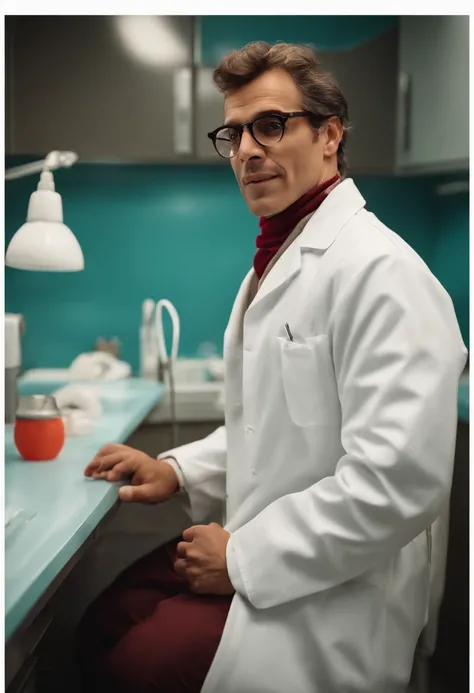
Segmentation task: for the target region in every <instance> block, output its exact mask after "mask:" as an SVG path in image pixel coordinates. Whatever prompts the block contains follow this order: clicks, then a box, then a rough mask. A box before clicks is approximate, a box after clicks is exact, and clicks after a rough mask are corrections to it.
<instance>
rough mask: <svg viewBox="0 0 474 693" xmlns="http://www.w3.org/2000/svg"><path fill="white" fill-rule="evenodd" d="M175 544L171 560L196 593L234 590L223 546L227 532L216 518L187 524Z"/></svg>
mask: <svg viewBox="0 0 474 693" xmlns="http://www.w3.org/2000/svg"><path fill="white" fill-rule="evenodd" d="M183 539H184V541H181V542H180V543H179V544H178V547H177V554H176V555H177V560H176V562H175V564H174V567H175V570H176V572H177V573H178V575H182V576H183V577H185V578H186V579H187V580H188V582H189V586H190V588H191V590H192V591H193V592H196V593H197V594H218V595H221V594H222V595H223V594H234V593H235V589H234V587H233V585H232V583H231V581H230V580H229V574H228V572H227V561H226V548H227V542H228V541H229V539H230V533H229V532H227V531H226V530H225V529H223V528H222V527H221V526H220V525H218V524H216V523H215V522H213V523H211V524H210V525H196V526H195V527H190V528H189V529H187V530H186V531H185V532H184V534H183Z"/></svg>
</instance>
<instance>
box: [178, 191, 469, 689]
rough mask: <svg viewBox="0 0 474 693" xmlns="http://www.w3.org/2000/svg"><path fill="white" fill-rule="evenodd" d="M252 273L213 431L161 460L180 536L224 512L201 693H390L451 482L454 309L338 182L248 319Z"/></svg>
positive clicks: (425, 589) (234, 328) (409, 652)
mask: <svg viewBox="0 0 474 693" xmlns="http://www.w3.org/2000/svg"><path fill="white" fill-rule="evenodd" d="M251 274H252V273H249V274H248V275H247V277H246V279H245V280H244V282H243V284H242V286H241V289H240V291H239V293H238V296H237V298H236V301H235V304H234V307H233V310H232V314H231V317H230V321H229V325H228V328H227V330H226V334H225V339H224V357H225V364H226V404H225V418H226V425H225V427H222V428H220V429H218V430H217V431H216V432H215V433H213V434H211V435H210V436H209V437H207V438H206V439H204V440H202V441H198V442H195V443H191V444H189V445H186V446H182V447H180V448H178V449H176V450H174V451H171V454H173V455H174V456H175V458H176V460H177V461H178V462H179V464H180V466H181V469H182V471H183V474H184V478H185V482H186V488H187V490H188V493H189V501H190V506H191V510H192V515H193V521H194V522H195V523H202V522H205V521H206V520H207V518H208V517H209V513H211V512H212V511H213V510H215V508H216V507H218V504H219V503H220V502H222V501H224V500H225V506H226V518H227V519H226V525H225V527H226V529H228V531H229V532H231V533H232V536H231V538H230V540H229V543H228V548H227V563H228V570H229V575H230V578H231V580H232V583H233V585H234V587H235V589H236V595H235V597H234V599H233V601H232V605H231V608H230V612H229V616H228V619H227V623H226V626H225V629H224V633H223V636H222V640H221V643H220V645H219V649H218V651H217V653H216V656H215V658H214V662H213V664H212V666H211V669H210V671H209V674H208V676H207V679H206V682H205V684H204V687H203V689H202V693H382V692H383V693H396V692H397V693H398V692H399V691H403V690H404V689H405V685H406V683H407V681H408V678H409V676H410V670H411V665H412V660H413V653H414V650H415V646H416V643H417V639H418V637H419V635H420V632H421V631H422V629H423V627H424V625H425V623H426V616H427V608H428V599H429V582H430V564H429V562H428V550H427V539H426V534H425V530H426V528H427V527H428V526H430V525H431V524H432V523H433V522H434V521H435V519H436V518H437V517H438V516H439V514H440V513H441V510H442V508H443V507H445V505H446V502H447V499H448V497H449V491H450V484H451V477H452V468H453V457H454V446H455V436H456V422H457V387H458V378H459V376H460V374H461V372H462V370H463V367H464V365H465V361H466V350H465V347H464V345H463V343H462V339H461V336H460V332H459V328H458V325H457V322H456V318H455V313H454V310H453V306H452V302H451V300H450V298H449V296H448V294H447V293H446V292H445V290H444V289H443V288H442V286H441V285H440V284H439V283H438V281H437V280H436V279H435V277H434V276H433V275H432V274H431V272H430V271H429V270H428V268H427V266H426V265H425V264H424V263H423V261H422V260H421V259H420V258H419V257H418V255H417V254H416V253H415V252H414V251H413V250H412V249H411V248H410V247H409V246H408V245H407V244H406V243H405V242H404V241H403V240H402V239H401V238H400V237H399V236H397V235H396V234H395V233H393V232H392V231H390V230H389V229H388V228H386V227H385V226H384V225H383V224H382V223H381V222H380V221H379V220H378V219H377V218H376V217H375V216H374V215H373V214H371V213H369V212H368V211H366V210H365V201H364V199H363V198H362V196H361V195H360V193H359V191H358V190H357V188H356V186H355V184H354V183H353V181H352V180H350V179H348V180H346V181H344V182H342V183H341V184H340V185H339V186H337V187H336V188H335V189H334V190H333V191H332V192H331V193H330V195H329V196H328V198H327V199H326V200H325V201H324V202H323V204H322V205H321V207H320V208H319V209H318V210H317V211H316V213H315V214H314V215H313V217H312V218H311V219H310V220H309V222H308V224H307V225H306V227H305V229H304V230H303V232H302V233H301V235H300V236H298V237H297V238H296V239H295V240H294V241H293V243H292V244H291V245H290V247H289V248H288V249H287V250H286V251H285V252H284V253H283V255H282V256H281V257H280V259H279V260H278V261H277V263H276V264H275V266H274V267H273V268H272V269H271V271H270V272H269V274H268V276H267V278H266V279H265V281H264V282H263V284H262V286H261V288H260V290H259V291H258V293H257V296H256V297H255V298H254V300H253V302H252V303H251V305H250V307H249V308H248V309H247V310H246V307H247V306H246V296H247V290H248V287H249V283H250V279H251ZM242 321H243V328H242ZM285 322H288V324H289V326H290V330H291V332H292V334H293V338H294V341H290V340H289V338H288V336H287V333H286V331H285V328H284V324H285ZM435 541H436V533H435Z"/></svg>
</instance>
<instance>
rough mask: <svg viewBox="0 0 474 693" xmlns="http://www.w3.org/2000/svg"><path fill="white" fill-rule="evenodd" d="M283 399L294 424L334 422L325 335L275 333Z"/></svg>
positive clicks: (334, 399)
mask: <svg viewBox="0 0 474 693" xmlns="http://www.w3.org/2000/svg"><path fill="white" fill-rule="evenodd" d="M278 341H279V347H280V356H281V372H282V381H283V389H284V393H285V400H286V404H287V408H288V413H289V415H290V418H291V420H292V421H293V423H294V424H296V425H297V426H303V427H307V426H328V425H337V424H338V419H339V417H338V412H339V401H338V396H337V387H336V382H335V377H334V368H333V364H332V358H331V350H330V345H329V338H328V336H327V335H319V336H317V337H309V338H307V339H305V340H300V341H290V340H289V339H286V338H284V337H278Z"/></svg>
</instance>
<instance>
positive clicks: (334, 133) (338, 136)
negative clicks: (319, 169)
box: [324, 116, 344, 157]
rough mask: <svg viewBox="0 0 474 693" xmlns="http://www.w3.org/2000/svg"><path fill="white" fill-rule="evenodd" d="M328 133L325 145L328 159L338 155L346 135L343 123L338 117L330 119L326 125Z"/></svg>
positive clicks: (325, 153)
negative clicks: (343, 137)
mask: <svg viewBox="0 0 474 693" xmlns="http://www.w3.org/2000/svg"><path fill="white" fill-rule="evenodd" d="M324 129H325V133H326V144H325V145H324V155H325V156H327V157H331V156H334V154H337V150H338V149H339V144H340V142H341V140H342V136H343V134H344V129H343V127H342V123H341V121H340V120H339V118H337V117H336V116H333V117H332V118H329V120H327V121H326V123H325V124H324Z"/></svg>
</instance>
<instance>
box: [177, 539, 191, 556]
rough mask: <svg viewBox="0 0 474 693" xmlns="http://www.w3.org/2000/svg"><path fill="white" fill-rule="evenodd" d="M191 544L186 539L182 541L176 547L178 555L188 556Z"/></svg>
mask: <svg viewBox="0 0 474 693" xmlns="http://www.w3.org/2000/svg"><path fill="white" fill-rule="evenodd" d="M188 548H189V544H188V543H187V542H184V541H180V542H179V544H178V545H177V547H176V556H177V557H178V558H186V557H187V551H188Z"/></svg>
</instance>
